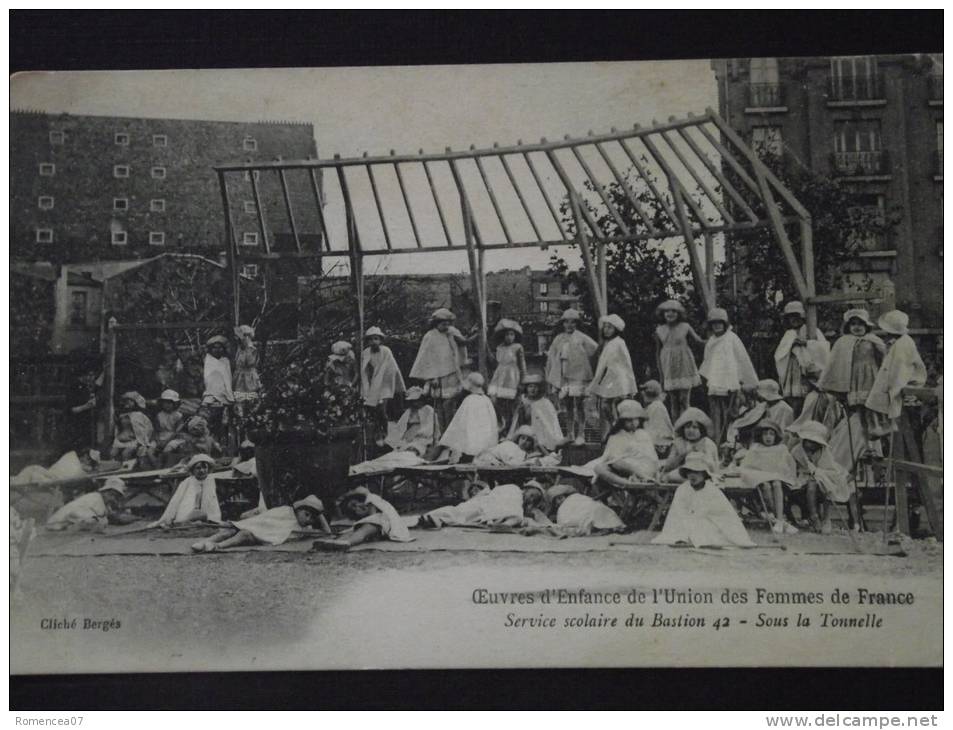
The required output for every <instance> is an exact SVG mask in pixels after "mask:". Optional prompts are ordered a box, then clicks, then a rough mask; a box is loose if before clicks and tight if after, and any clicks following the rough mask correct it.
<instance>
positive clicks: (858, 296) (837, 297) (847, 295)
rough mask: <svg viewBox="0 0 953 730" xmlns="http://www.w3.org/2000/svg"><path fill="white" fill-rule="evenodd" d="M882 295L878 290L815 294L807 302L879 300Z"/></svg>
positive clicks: (826, 302)
mask: <svg viewBox="0 0 953 730" xmlns="http://www.w3.org/2000/svg"><path fill="white" fill-rule="evenodd" d="M881 300H882V297H881V296H880V294H878V293H876V292H870V291H857V292H838V293H837V294H815V295H814V296H813V297H810V299H809V300H808V301H807V302H805V304H808V303H810V304H836V303H837V302H860V301H868V302H878V301H881Z"/></svg>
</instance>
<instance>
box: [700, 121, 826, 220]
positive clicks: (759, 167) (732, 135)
mask: <svg viewBox="0 0 953 730" xmlns="http://www.w3.org/2000/svg"><path fill="white" fill-rule="evenodd" d="M705 111H706V112H707V113H708V118H709V119H711V121H712V122H713V123H714V124H715V126H716V127H718V129H719V130H720V131H721V133H722V134H723V135H725V137H727V138H728V139H729V140H731V142H732V143H733V144H734V145H735V147H737V148H738V149H739V150H740V151H741V152H742V154H744V155H745V156H746V157H747V158H748V161H749V162H750V163H751V166H752V167H753V168H754V170H755V172H756V173H757V172H760V174H761V175H763V176H764V177H765V179H766V180H767V181H768V182H769V183H770V184H771V185H772V186H773V187H774V189H775V190H777V193H778V195H780V196H781V197H782V198H783V199H784V202H786V203H787V204H788V205H790V206H791V208H792V209H793V210H794V212H795V213H797V214H798V215H799V216H800V217H802V218H810V217H811V214H810V213H809V212H808V211H807V208H805V207H804V206H803V205H801V201H799V200H798V199H797V198H796V197H794V193H792V192H791V191H790V190H788V189H787V188H786V187H785V186H784V183H782V182H781V181H780V180H778V178H777V176H776V175H775V174H774V173H773V172H771V169H770V168H769V167H768V166H767V165H765V164H764V162H762V160H761V158H760V157H758V155H757V154H755V152H754V150H752V149H751V148H750V147H749V146H748V145H746V144H745V143H744V140H742V139H741V137H739V136H738V133H737V132H735V130H733V129H732V128H731V127H730V126H729V125H728V123H727V122H725V120H724V119H722V118H721V117H720V116H718V114H716V113H715V111H714V110H713V109H711V108H708V109H706V110H705ZM758 186H759V187H761V185H760V181H759V184H758Z"/></svg>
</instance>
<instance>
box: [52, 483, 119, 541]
mask: <svg viewBox="0 0 953 730" xmlns="http://www.w3.org/2000/svg"><path fill="white" fill-rule="evenodd" d="M125 499H126V484H125V482H123V480H122V479H120V478H119V477H109V479H107V480H106V483H105V484H103V486H101V487H100V488H99V489H98V490H97V491H95V492H90V493H89V494H84V495H82V496H80V497H77V498H76V499H74V500H73V501H72V502H70V503H69V504H66V505H63V506H62V507H60V508H59V509H58V510H56V512H54V513H53V514H52V515H51V516H50V518H49V519H48V520H47V522H46V529H47V530H56V531H59V530H80V531H90V532H102V531H103V530H105V529H106V525H108V524H109V523H110V522H113V523H116V524H128V523H129V522H131V521H133V519H134V518H132V517H129V518H125V517H123V516H122V515H121V512H122V506H123V502H124V501H125Z"/></svg>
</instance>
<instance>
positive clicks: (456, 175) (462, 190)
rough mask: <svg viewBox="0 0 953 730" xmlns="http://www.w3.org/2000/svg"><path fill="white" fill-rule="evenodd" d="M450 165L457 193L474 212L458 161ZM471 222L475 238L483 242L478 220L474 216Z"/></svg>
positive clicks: (471, 217) (453, 161)
mask: <svg viewBox="0 0 953 730" xmlns="http://www.w3.org/2000/svg"><path fill="white" fill-rule="evenodd" d="M449 150H450V148H449V147H448V148H447V151H449ZM448 164H449V165H450V174H451V175H453V181H454V183H456V186H457V192H458V193H459V194H460V195H461V196H462V197H464V198H466V202H467V209H468V210H470V211H472V210H473V206H472V205H471V204H470V198H469V196H468V195H467V189H466V187H464V185H463V176H462V175H460V168H458V167H457V163H456V160H450V161H449V162H448ZM470 222H471V223H472V224H473V235H474V237H476V238H478V239H480V240H481V241H482V240H483V236H482V235H480V227H479V226H478V225H477V221H476V218H475V217H474V216H470ZM463 225H464V227H466V225H467V223H466V221H464V222H463ZM507 245H510V244H509V242H507Z"/></svg>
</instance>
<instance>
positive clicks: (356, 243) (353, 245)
mask: <svg viewBox="0 0 953 730" xmlns="http://www.w3.org/2000/svg"><path fill="white" fill-rule="evenodd" d="M337 173H338V183H339V184H340V186H341V195H342V197H343V198H344V217H345V224H346V227H347V248H348V257H349V261H350V265H351V288H352V290H353V292H354V299H355V310H356V311H355V315H356V317H357V335H356V336H355V339H356V340H357V345H356V347H355V349H356V350H357V367H358V372H359V373H363V372H364V261H363V259H362V257H361V240H360V236H359V235H358V230H357V220H355V218H354V206H353V204H352V202H351V194H350V191H349V190H348V186H347V178H346V177H345V176H344V168H343V167H338V168H337ZM357 389H358V394H359V395H360V397H361V398H362V399H363V397H364V382H363V378H361V377H358V379H357ZM365 427H366V422H365V418H364V410H363V408H362V409H361V439H360V443H359V444H358V450H359V452H360V458H361V459H362V460H363V459H365V458H367V434H366V433H365Z"/></svg>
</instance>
